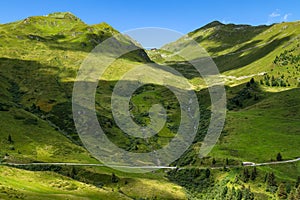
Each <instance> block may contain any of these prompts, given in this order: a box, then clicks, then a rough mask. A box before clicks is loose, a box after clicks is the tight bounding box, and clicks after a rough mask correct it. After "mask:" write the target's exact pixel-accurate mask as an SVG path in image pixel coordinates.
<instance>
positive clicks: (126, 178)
mask: <svg viewBox="0 0 300 200" xmlns="http://www.w3.org/2000/svg"><path fill="white" fill-rule="evenodd" d="M115 34H118V31H117V30H115V29H113V28H112V27H110V26H109V25H108V24H106V23H101V24H97V25H87V24H85V23H84V22H82V21H81V20H80V19H78V18H77V17H76V16H74V15H72V14H71V13H53V14H49V15H48V16H36V17H29V18H27V19H24V20H21V21H18V22H14V23H9V24H2V25H0V86H1V87H0V94H1V95H0V119H1V122H0V126H1V133H0V142H1V146H0V156H1V158H2V159H1V161H2V162H16V163H28V162H75V163H99V162H98V161H97V160H96V159H94V158H93V157H92V156H91V155H89V153H88V152H87V150H86V149H85V148H84V147H82V143H81V141H80V139H79V137H78V134H77V133H76V129H75V126H74V122H73V116H72V101H71V100H72V99H71V98H72V89H73V84H74V81H75V77H76V75H77V70H78V69H79V67H80V65H81V63H82V62H83V60H84V59H85V58H86V57H87V55H88V53H89V52H90V51H91V50H92V49H93V48H94V47H95V46H96V45H97V44H99V43H101V42H102V41H104V40H105V39H107V38H109V37H110V36H112V35H115ZM299 34H300V24H299V22H291V23H281V24H274V25H271V26H257V27H253V26H248V25H233V24H228V25H225V24H222V23H220V22H212V23H210V24H208V25H206V26H204V27H202V28H200V29H197V30H195V31H193V32H191V33H189V34H188V35H189V36H190V37H192V38H193V39H194V40H195V41H196V42H198V43H199V44H200V45H201V46H203V47H204V48H205V49H206V50H207V51H208V53H209V54H210V55H211V56H212V57H213V59H214V61H215V62H216V64H217V66H218V67H219V70H220V71H221V74H220V77H222V78H224V80H225V84H226V92H227V103H228V117H227V121H226V125H225V128H224V131H223V133H222V136H221V138H220V140H219V142H218V143H217V145H216V146H215V148H214V149H213V151H212V152H211V153H210V154H209V155H208V156H207V157H205V158H203V159H200V158H199V157H198V153H199V148H200V146H201V144H202V140H203V138H204V137H205V134H206V131H207V128H208V124H209V121H210V115H211V113H210V112H211V107H210V106H211V105H210V103H211V101H210V99H209V94H208V91H207V88H205V84H203V80H202V78H200V77H199V75H198V74H197V72H196V71H195V70H194V69H193V68H192V66H191V65H189V64H188V63H186V62H185V61H184V60H182V58H181V57H179V56H178V55H176V52H179V51H183V50H185V51H189V48H190V47H189V46H187V45H186V43H185V40H184V38H181V39H179V40H178V41H175V42H174V43H171V44H167V45H166V46H164V47H163V48H162V49H159V50H155V51H147V53H148V55H149V57H150V58H149V57H148V55H147V54H146V52H145V51H144V50H143V49H138V50H136V51H134V52H131V53H129V54H126V55H124V56H122V57H120V58H119V59H117V60H116V61H115V62H114V63H113V64H112V65H111V66H110V68H109V69H107V70H106V71H105V73H104V75H103V77H101V79H100V80H99V83H98V88H97V92H96V102H95V107H96V110H97V117H98V119H99V122H100V125H101V126H102V128H103V130H104V131H105V133H106V135H107V136H108V138H109V139H110V140H111V141H113V143H115V144H116V145H118V146H119V147H121V148H123V149H125V150H127V151H131V152H137V153H139V152H149V151H153V150H156V149H160V148H162V147H164V146H165V145H167V144H168V143H169V142H170V141H171V140H172V138H173V137H174V136H175V134H176V132H177V131H178V126H179V122H180V114H181V113H180V107H179V103H178V100H177V98H176V96H175V95H174V94H173V93H172V92H171V91H169V90H168V89H167V88H165V87H162V86H159V85H155V84H146V85H145V86H143V87H141V88H139V89H138V90H136V91H135V93H134V95H133V97H132V99H131V101H130V108H131V109H130V115H131V117H132V118H133V119H134V121H135V122H136V123H137V124H139V125H141V126H145V125H147V124H149V123H150V117H149V109H150V108H151V106H152V105H153V104H157V103H160V104H162V105H163V106H164V107H165V108H166V110H167V122H166V124H165V125H164V126H163V128H162V129H161V131H160V132H159V133H158V134H157V135H155V136H153V137H151V138H150V139H149V140H145V139H142V138H135V137H132V136H129V135H127V134H125V133H124V132H123V131H122V130H121V129H120V128H118V126H117V124H116V122H115V120H114V118H113V115H112V112H111V95H112V92H113V88H114V86H115V85H116V83H117V82H118V80H119V79H120V78H121V77H122V75H123V74H124V73H126V72H128V71H129V70H131V69H133V68H134V67H135V66H138V65H141V64H145V63H151V62H152V61H151V60H153V61H156V62H157V63H160V65H156V67H152V68H150V67H149V68H150V69H152V70H153V71H154V72H156V73H160V74H162V75H164V76H166V77H170V79H171V78H174V79H175V78H176V80H179V79H178V77H175V76H174V74H173V75H171V74H170V73H169V72H168V71H167V70H164V68H163V67H162V66H163V65H169V66H171V67H173V68H174V69H176V70H178V71H179V72H181V73H182V74H183V75H184V76H185V77H187V78H188V80H189V82H190V83H191V85H192V86H193V88H194V89H195V92H196V94H197V97H198V99H199V102H200V103H199V107H200V111H201V114H202V118H201V121H200V127H199V130H198V131H197V134H196V138H195V139H194V142H193V144H192V145H191V147H190V148H189V149H188V150H187V151H186V152H185V153H184V154H183V156H181V158H179V159H178V160H176V161H175V162H174V163H172V165H176V166H180V167H183V168H181V169H177V170H171V171H168V172H167V173H165V172H164V171H162V170H160V171H158V172H155V173H148V174H131V173H123V172H118V171H114V170H112V169H108V168H105V167H102V168H101V167H100V168H96V167H95V168H92V167H70V166H59V167H57V166H51V165H50V166H44V167H39V166H27V167H24V166H21V167H20V168H22V169H15V168H12V167H5V166H0V170H1V173H0V198H5V199H8V198H22V197H23V198H25V199H26V198H27V199H34V198H36V199H41V198H48V199H53V198H56V199H64V198H65V197H68V198H72V199H73V198H78V199H81V198H88V199H99V198H100V199H101V198H103V199H107V198H110V199H138V198H145V199H187V198H189V199H192V198H193V197H195V198H196V199H214V198H215V199H224V198H225V199H226V198H227V197H228V199H230V198H231V197H232V198H233V196H236V195H239V193H241V195H242V197H244V199H247V198H248V197H249V198H250V197H251V195H253V194H254V196H255V198H257V199H267V198H270V199H272V198H275V197H276V192H277V189H278V188H279V186H280V184H286V188H287V189H289V192H290V191H294V192H296V190H295V186H296V185H297V183H296V181H297V177H296V176H297V175H298V174H299V163H288V164H284V165H274V166H262V167H257V169H256V168H255V170H257V172H253V171H254V168H244V167H242V166H241V162H243V161H251V162H268V161H270V160H271V159H272V160H276V155H277V154H278V153H281V154H282V158H283V159H284V160H286V159H293V158H296V157H300V155H299V154H298V152H299V146H300V143H299V130H300V129H299V127H300V124H299V121H300V120H299V116H300V115H299V112H300V110H299V103H300V102H299V98H300V95H299V93H300V90H299V88H298V87H299V70H300V69H299V66H300V65H299V64H300V62H299V61H300V59H299V53H300V47H299V37H298V35H299ZM117 43H119V44H126V45H127V44H128V45H135V43H134V42H132V41H131V39H130V38H128V37H125V36H119V38H117ZM170 51H173V52H175V54H174V53H171V52H170ZM193 53H194V52H190V54H191V56H194V58H197V56H198V55H196V54H195V55H194V54H193ZM138 81H140V82H146V81H147V80H143V79H142V78H141V80H138ZM138 81H137V80H132V79H126V80H123V81H122V82H121V83H122V85H123V86H124V87H125V86H127V85H128V84H130V83H136V82H138ZM179 89H182V88H179ZM158 163H159V161H158ZM230 166H234V167H231V168H230ZM246 169H247V170H248V172H247V170H246ZM287 169H288V170H287ZM37 171H38V172H37ZM49 171H50V172H49ZM247 173H248V174H247ZM249 173H251V174H252V175H251V176H250V175H249ZM272 173H275V175H274V176H275V179H276V184H273V183H274V180H273V179H272V177H273V175H272ZM13 174H15V175H13ZM270 177H271V178H270ZM269 179H270V181H269ZM27 180H29V182H30V183H31V184H28V186H27V185H26V187H23V186H22V185H25V182H27ZM41 180H45V183H43V184H42V185H40V186H39V185H38V184H39V182H41ZM179 185H180V186H179ZM249 187H250V188H251V189H250V188H249ZM225 191H226V192H225ZM224 195H225V196H224ZM246 197H247V198H246ZM234 198H235V197H234ZM250 199H251V198H250Z"/></svg>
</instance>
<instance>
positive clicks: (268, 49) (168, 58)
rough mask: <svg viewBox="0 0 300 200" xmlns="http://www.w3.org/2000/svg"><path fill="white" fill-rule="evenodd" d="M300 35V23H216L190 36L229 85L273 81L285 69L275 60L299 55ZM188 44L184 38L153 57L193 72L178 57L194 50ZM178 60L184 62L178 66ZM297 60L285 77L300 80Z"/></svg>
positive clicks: (286, 81) (294, 85) (195, 81)
mask: <svg viewBox="0 0 300 200" xmlns="http://www.w3.org/2000/svg"><path fill="white" fill-rule="evenodd" d="M299 35H300V22H286V23H280V24H273V25H270V26H265V25H264V26H250V25H235V24H222V23H220V22H212V23H210V24H208V25H206V26H204V27H202V28H200V29H197V30H195V31H192V32H190V33H188V34H187V36H188V37H190V38H191V39H193V40H195V41H196V42H197V43H199V44H200V45H201V47H203V48H204V49H205V50H206V51H207V52H208V53H209V54H210V56H211V57H212V58H213V60H214V61H215V63H216V64H217V66H218V68H219V71H220V72H221V73H222V74H223V77H224V78H225V80H226V82H227V84H229V85H236V84H240V83H246V82H247V81H249V80H250V78H251V77H256V79H257V80H260V79H263V77H262V76H263V75H264V74H267V73H268V74H270V76H269V78H271V77H272V75H275V73H274V71H276V73H277V72H278V71H281V70H282V68H281V69H280V70H276V67H275V65H274V64H276V63H275V62H276V61H275V59H276V57H280V55H281V58H282V57H283V56H284V55H287V53H288V52H293V54H295V56H296V55H298V53H299V45H298V44H299V42H300V41H299ZM186 45H187V40H186V39H185V37H182V38H180V39H179V40H177V41H175V42H173V43H170V44H167V45H165V46H164V47H162V48H161V49H160V50H159V52H158V53H157V54H155V53H154V55H153V52H149V55H150V56H151V57H152V58H153V60H157V61H160V62H167V63H168V64H169V65H172V66H174V67H175V68H176V69H178V70H183V69H189V68H190V67H189V66H188V65H187V64H186V63H183V62H182V58H180V57H178V55H176V52H179V51H185V52H186V51H189V48H190V47H189V46H186ZM170 52H173V53H170ZM288 54H291V53H288ZM159 55H162V56H159ZM191 56H194V58H195V59H196V58H197V57H198V56H199V55H193V54H192V52H191ZM285 57H288V56H285ZM162 58H163V59H162ZM174 61H175V63H174ZM178 61H180V62H179V63H178ZM293 61H294V62H295V64H293V63H292V64H293V65H292V66H291V68H292V69H291V68H289V69H288V70H289V71H290V73H289V74H287V73H286V72H284V76H286V77H287V76H289V77H290V79H297V76H299V69H298V65H299V62H298V60H296V59H293ZM290 64H291V63H290ZM285 67H288V66H287V65H286V66H285ZM286 71H287V70H286ZM193 73H195V72H193ZM281 75H283V74H280V76H281ZM195 76H197V75H196V73H195V75H193V76H191V79H193V78H195ZM276 76H277V75H276ZM275 78H276V77H275ZM278 78H280V77H278ZM290 79H289V80H290ZM278 81H280V80H278ZM191 82H192V83H194V84H195V83H197V82H199V80H198V81H197V79H196V78H195V79H194V80H191ZM284 82H285V84H282V85H286V86H288V85H289V86H290V87H293V88H294V87H297V84H298V83H299V81H294V80H293V83H290V84H289V82H288V80H286V79H285V80H284Z"/></svg>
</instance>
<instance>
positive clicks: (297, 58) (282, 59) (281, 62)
mask: <svg viewBox="0 0 300 200" xmlns="http://www.w3.org/2000/svg"><path fill="white" fill-rule="evenodd" d="M294 51H295V49H291V50H289V51H288V50H285V51H284V52H283V53H281V54H280V55H279V56H276V57H275V59H274V61H273V63H274V64H276V65H278V66H286V65H288V64H291V65H296V66H299V65H297V64H298V63H299V62H300V55H294V54H293V52H294Z"/></svg>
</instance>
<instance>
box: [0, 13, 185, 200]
mask: <svg viewBox="0 0 300 200" xmlns="http://www.w3.org/2000/svg"><path fill="white" fill-rule="evenodd" d="M114 34H118V31H116V30H115V29H113V28H112V27H111V26H109V25H108V24H106V23H101V24H97V25H91V26H90V25H87V24H85V23H84V22H82V21H81V20H80V19H78V18H77V17H76V16H74V15H72V14H71V13H53V14H50V15H48V16H35V17H29V18H27V19H24V20H21V21H18V22H14V23H9V24H2V25H0V35H1V36H0V93H1V95H0V118H1V122H0V126H1V132H0V142H1V145H0V157H1V160H0V161H1V163H6V162H9V163H10V162H12V163H31V162H74V163H99V161H97V160H96V159H94V158H93V157H92V156H91V155H90V154H89V153H88V152H87V150H86V149H85V148H84V147H82V146H81V141H80V140H79V137H78V135H77V133H76V130H75V127H74V122H73V117H72V102H71V101H72V99H71V97H72V89H73V84H74V80H75V77H76V75H77V70H78V69H79V67H80V65H81V63H82V62H83V60H84V59H85V58H86V57H87V55H88V53H89V52H90V51H91V50H92V49H93V48H94V47H95V46H96V45H98V44H99V43H100V42H102V41H104V40H105V39H107V38H109V37H111V36H112V35H114ZM116 42H117V43H125V44H128V45H134V43H133V42H132V41H131V39H130V38H128V37H125V36H122V35H121V36H118V38H117V41H116ZM147 62H151V60H150V59H149V58H148V56H147V54H146V53H145V51H144V50H142V49H138V50H136V51H133V52H131V53H128V54H126V55H124V56H122V57H120V58H119V59H117V60H116V61H115V63H114V64H113V65H112V69H110V70H109V71H108V72H107V73H106V74H105V76H104V78H103V79H102V80H101V81H99V85H101V86H103V87H102V88H101V89H102V90H101V91H99V92H97V95H99V96H98V97H97V101H96V105H97V109H98V114H99V119H100V120H99V121H100V123H103V124H102V125H105V130H106V131H108V135H109V136H110V137H112V138H113V140H114V142H115V143H117V144H118V143H119V145H120V146H122V145H123V146H125V148H128V149H130V148H134V149H135V150H138V151H142V150H144V149H145V147H146V148H149V147H147V146H145V145H144V144H143V142H144V141H142V142H138V141H137V142H135V141H133V142H131V141H130V138H128V137H126V136H124V134H123V132H122V131H121V130H119V129H117V128H116V126H115V125H114V124H112V123H114V122H113V118H112V116H111V113H110V99H109V98H107V97H110V95H111V92H112V89H113V86H114V85H115V84H116V80H118V78H119V77H120V76H121V75H122V73H121V72H123V73H124V72H126V71H128V70H129V69H131V68H133V67H134V66H137V65H140V64H143V63H147ZM162 90H163V89H162V88H160V89H158V91H154V92H153V93H154V95H158V94H159V92H161V91H162ZM164 90H165V89H164ZM134 101H136V103H135V104H137V105H138V104H140V101H141V99H140V97H137V98H136V100H134ZM152 101H153V99H151V100H149V104H150V103H151V102H152ZM155 101H156V100H155ZM139 107H141V105H139ZM135 109H139V108H138V106H136V108H135ZM143 109H145V108H143ZM145 110H146V109H145ZM173 110H174V109H173ZM147 111H148V110H147ZM134 112H136V113H137V111H136V110H134ZM145 112H146V111H145ZM176 115H177V114H176ZM140 118H141V117H140ZM145 122H146V120H145ZM145 122H142V121H140V123H145ZM109 124H110V125H109ZM107 125H109V126H107ZM112 125H113V127H112ZM112 128H113V129H114V130H113V131H112V130H111V129H112ZM170 135H171V136H170ZM172 136H173V133H171V132H170V131H169V129H166V130H164V132H163V133H162V137H159V138H161V139H159V140H162V141H163V142H166V139H165V138H170V137H172ZM154 142H156V141H154ZM19 167H20V168H24V169H26V170H31V171H40V172H28V171H26V170H24V169H14V168H11V167H4V166H0V170H1V173H0V174H1V175H0V198H4V199H17V198H25V199H41V198H43V199H44V198H45V199H47V198H48V199H65V198H72V199H73V198H74V199H83V198H84V199H99V198H103V199H108V198H109V199H138V198H141V197H145V198H158V199H175V198H176V199H186V195H185V193H184V190H183V188H182V187H180V186H178V185H176V184H173V183H170V181H168V180H167V179H166V178H165V177H164V173H160V172H159V173H157V174H154V173H153V174H149V175H143V174H140V175H136V174H126V173H120V172H116V171H114V170H111V169H108V168H103V167H102V168H88V167H68V166H52V165H50V166H49V165H45V166H31V165H29V166H19ZM48 171H52V172H48ZM2 172H3V173H2ZM59 174H60V175H59ZM21 179H22V180H21ZM42 180H43V182H44V183H43V184H39V182H41V181H42ZM78 181H80V182H78ZM28 182H29V183H30V184H28ZM23 185H26V187H25V186H23Z"/></svg>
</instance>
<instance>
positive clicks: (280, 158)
mask: <svg viewBox="0 0 300 200" xmlns="http://www.w3.org/2000/svg"><path fill="white" fill-rule="evenodd" d="M276 160H277V161H282V156H281V154H280V153H278V154H277V156H276Z"/></svg>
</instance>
